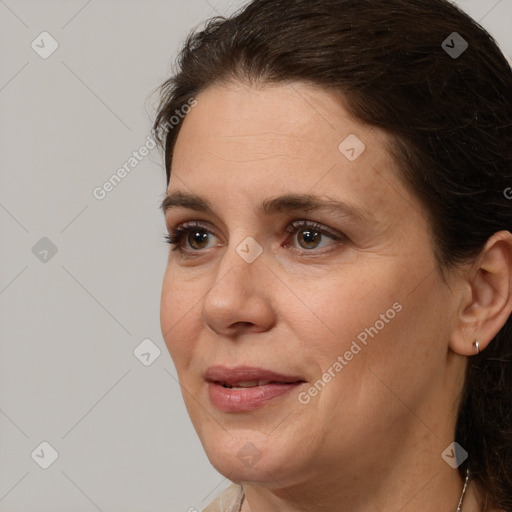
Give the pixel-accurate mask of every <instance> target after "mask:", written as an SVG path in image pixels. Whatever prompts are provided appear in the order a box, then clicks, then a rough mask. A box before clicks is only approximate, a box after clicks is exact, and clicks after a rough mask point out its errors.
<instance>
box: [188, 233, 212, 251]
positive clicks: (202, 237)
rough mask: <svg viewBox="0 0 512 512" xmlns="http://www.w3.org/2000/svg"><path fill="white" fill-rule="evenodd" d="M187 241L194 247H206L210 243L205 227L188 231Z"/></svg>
mask: <svg viewBox="0 0 512 512" xmlns="http://www.w3.org/2000/svg"><path fill="white" fill-rule="evenodd" d="M187 242H188V243H189V245H190V247H192V248H193V249H196V250H200V249H204V248H205V246H206V245H208V233H207V232H206V231H205V230H204V229H194V230H193V231H190V232H189V233H188V235H187ZM205 242H206V245H203V244H205Z"/></svg>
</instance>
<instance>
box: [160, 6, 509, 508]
mask: <svg viewBox="0 0 512 512" xmlns="http://www.w3.org/2000/svg"><path fill="white" fill-rule="evenodd" d="M454 32H457V34H458V35H459V36H461V37H462V39H456V40H454V39H453V37H455V38H457V37H458V36H456V35H453V33H454ZM450 37H452V39H450ZM462 40H464V41H465V42H466V43H467V44H468V46H467V48H466V49H465V51H463V52H462V53H461V54H460V55H456V54H454V53H453V52H452V53H450V51H449V50H450V49H451V48H454V47H455V45H456V44H457V45H458V48H459V49H460V48H461V46H460V44H461V41H462ZM445 41H447V43H444V44H443V42H445ZM455 41H457V42H455ZM447 45H448V46H447ZM234 81H235V82H236V81H242V82H248V83H250V84H254V85H256V84H267V83H268V84H274V83H276V84H277V83H284V82H291V81H303V82H309V83H312V84H316V85H319V86H321V87H324V88H325V89H328V90H334V91H338V92H339V93H340V97H342V98H343V102H344V104H345V106H346V107H347V108H348V109H349V111H350V112H351V114H352V115H353V116H354V117H355V118H356V119H358V120H360V121H362V122H364V123H367V124H369V125H372V126H375V127H378V128H381V129H382V130H384V131H386V132H387V133H388V134H389V135H391V137H392V140H393V145H392V147H391V148H390V151H391V153H392V155H393V156H394V158H395V160H396V162H397V164H398V166H399V170H400V176H401V179H402V180H403V182H404V183H405V184H406V185H407V186H408V187H410V189H411V190H412V191H413V193H414V194H415V195H416V197H418V199H419V201H420V202H421V203H422V204H423V205H424V207H425V208H426V211H427V212H428V214H429V216H430V221H431V230H432V238H433V242H434V243H433V247H434V252H435V256H436V260H437V262H438V264H439V268H440V270H441V272H442V271H443V270H444V269H449V268H452V267H454V266H457V264H460V263H463V262H467V261H468V260H471V258H474V257H476V256H477V255H478V253H479V252H480V251H481V249H482V247H483V246H484V244H485V242H486V241H487V239H488V238H489V237H490V236H491V235H492V234H494V233H495V232H497V231H500V230H507V231H512V204H511V202H510V200H509V199H508V198H507V197H506V195H507V194H506V193H504V191H505V190H506V189H507V188H508V187H509V186H512V71H511V68H510V65H509V64H508V62H507V60H506V59H505V58H504V56H503V54H502V53H501V52H500V51H499V49H498V47H497V45H496V43H495V41H494V40H493V38H492V37H491V36H490V35H489V34H488V33H487V32H486V31H485V30H484V29H483V28H482V27H481V26H480V25H478V24H477V23H476V22H475V21H473V20H472V19H471V18H470V17H469V16H468V15H466V14H464V13H463V12H462V11H461V10H459V9H458V8H457V7H456V6H455V5H452V4H450V3H449V2H447V1H445V0H254V1H252V2H250V3H249V4H248V5H246V6H245V7H243V8H242V9H240V10H239V11H238V12H237V13H235V14H234V15H233V16H231V17H230V18H227V19H226V18H223V17H216V18H213V19H211V20H209V21H208V23H207V24H206V26H205V27H204V28H203V29H202V30H200V31H195V32H192V33H191V34H190V35H189V37H188V38H187V40H186V42H185V44H184V47H183V49H182V50H181V53H180V55H179V58H178V69H177V70H176V72H175V73H174V75H173V76H172V77H171V78H170V79H169V80H167V81H166V82H165V83H164V84H163V85H162V87H161V89H160V93H161V102H160V105H159V109H158V112H157V117H156V120H155V123H154V126H153V130H154V133H155V136H156V138H157V140H158V141H159V143H160V144H161V146H162V147H163V149H164V154H165V168H166V173H167V182H168V183H169V179H170V173H171V164H172V155H173V150H174V146H175V143H176V139H177V136H178V133H179V130H180V126H181V124H180V125H177V126H175V125H174V124H172V123H171V122H170V120H171V117H172V116H173V115H174V114H175V112H176V110H180V109H181V107H182V106H183V105H185V104H187V102H188V101H189V100H190V98H193V97H195V96H197V95H198V94H199V93H200V92H201V91H203V90H204V89H206V88H207V87H209V86H211V85H213V84H218V83H226V82H227V83H229V82H234ZM511 352H512V321H511V319H510V318H509V319H508V320H507V322H506V324H505V325H504V326H503V328H502V329H501V330H500V332H499V333H498V334H497V336H496V337H495V338H494V339H493V340H492V342H491V343H490V344H489V346H488V347H487V348H486V349H485V350H484V351H482V353H481V354H479V355H477V356H473V357H471V358H469V361H468V367H467V375H466V381H465V387H464V391H463V394H462V397H461V402H460V410H459V415H458V420H457V425H456V432H455V433H454V434H455V440H456V441H457V442H458V443H459V444H460V445H461V446H462V447H463V448H464V449H465V450H467V451H468V452H469V458H468V463H469V467H470V470H471V475H472V478H474V479H475V480H476V481H477V483H478V484H479V487H480V489H481V491H482V493H483V497H484V500H485V504H486V508H487V506H489V507H498V508H502V509H505V510H512V363H511ZM465 467H466V465H465V464H463V465H461V466H460V468H459V470H460V471H461V474H463V473H464V472H465Z"/></svg>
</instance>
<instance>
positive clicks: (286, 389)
mask: <svg viewBox="0 0 512 512" xmlns="http://www.w3.org/2000/svg"><path fill="white" fill-rule="evenodd" d="M205 379H206V382H207V384H208V395H209V397H210V401H211V403H212V404H213V405H214V406H215V407H216V408H217V409H219V410H221V411H223V412H225V413H246V412H250V411H253V410H255V409H258V408H260V407H262V406H264V405H265V404H267V403H269V402H270V401H272V400H275V399H277V398H278V397H281V399H282V400H283V399H285V398H284V397H286V396H292V395H291V394H290V393H291V391H292V390H294V389H296V388H297V387H298V386H300V385H301V384H303V383H304V382H306V381H305V380H304V379H303V378H302V377H300V376H298V375H285V374H281V373H277V372H274V371H270V370H266V369H263V368H255V367H251V366H238V367H236V368H227V367H225V366H211V367H210V368H208V370H207V371H206V372H205Z"/></svg>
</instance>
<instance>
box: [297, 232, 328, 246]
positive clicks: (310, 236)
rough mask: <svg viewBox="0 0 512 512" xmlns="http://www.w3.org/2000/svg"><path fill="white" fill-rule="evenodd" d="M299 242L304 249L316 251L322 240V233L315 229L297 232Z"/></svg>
mask: <svg viewBox="0 0 512 512" xmlns="http://www.w3.org/2000/svg"><path fill="white" fill-rule="evenodd" d="M297 240H298V242H299V245H300V246H301V247H302V248H303V249H316V247H317V246H318V244H319V243H320V242H321V240H322V233H320V231H317V230H314V229H309V228H307V229H301V230H300V231H298V232H297Z"/></svg>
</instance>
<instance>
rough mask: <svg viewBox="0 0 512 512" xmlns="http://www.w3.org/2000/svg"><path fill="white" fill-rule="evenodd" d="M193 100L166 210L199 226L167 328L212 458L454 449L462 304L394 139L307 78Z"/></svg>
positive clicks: (287, 470) (273, 464)
mask: <svg viewBox="0 0 512 512" xmlns="http://www.w3.org/2000/svg"><path fill="white" fill-rule="evenodd" d="M196 99H197V105H196V106H195V107H193V108H192V109H191V111H190V112H189V114H188V115H187V116H186V118H185V120H184V121H183V125H182V127H181V132H180V134H179V137H178V140H177V143H176V147H175V152H174V158H173V161H172V173H171V179H170V184H169V188H168V195H172V197H173V199H172V200H168V201H166V206H167V207H168V209H167V211H166V223H167V227H168V229H169V230H172V229H174V228H176V227H177V226H179V225H182V224H183V223H187V224H186V225H185V226H183V227H186V228H187V229H188V230H189V231H188V233H185V234H183V235H182V238H181V242H179V243H178V245H177V246H176V247H178V248H179V249H178V250H175V251H170V253H169V259H168V265H167V270H166V273H165V277H164V282H163V289H162V298H161V299H162V300H161V327H162V332H163V335H164V339H165V342H166V344H167V347H168V349H169V352H170V354H171V356H172V359H173V361H174V363H175V366H176V370H177V373H178V376H179V380H180V383H181V386H182V390H183V397H184V400H185V403H186V406H187V410H188V412H189V414H190V417H191V419H192V422H193V424H194V427H195V428H196V430H197V433H198V435H199V437H200V439H201V442H202V444H203V446H204V448H205V451H206V453H207V455H208V457H209V459H210V461H211V462H212V464H213V465H214V466H215V467H216V468H217V469H218V470H219V471H220V472H221V473H223V474H224V475H225V476H227V477H228V478H229V479H231V480H233V481H244V482H251V481H253V482H259V483H260V484H261V485H267V486H269V487H271V486H277V485H286V484H294V483H295V484H296V483H300V482H306V481H311V479H312V478H315V477H318V476H321V475H323V474H324V473H325V474H329V475H331V477H330V478H334V477H333V476H332V475H337V476H338V477H340V478H341V477H343V475H344V473H343V471H344V468H345V470H346V471H347V472H348V470H349V468H350V475H352V477H354V478H355V476H354V475H357V474H358V469H361V470H364V469H365V468H368V467H372V468H373V469H374V470H379V468H384V467H386V463H387V461H389V458H390V457H396V455H397V453H403V454H411V453H413V451H414V450H416V455H417V457H420V456H422V455H420V454H422V453H424V452H425V453H426V452H432V451H433V452H434V453H435V456H436V457H437V458H438V459H439V463H440V464H444V463H443V462H442V459H441V457H440V455H441V452H442V450H443V449H444V448H445V447H446V446H447V444H448V443H449V442H450V441H451V440H452V437H451V436H453V422H454V421H455V414H456V413H455V410H454V400H455V397H456V392H457V390H458V389H456V388H457V381H456V379H455V378H451V377H448V372H447V366H448V364H449V363H448V362H447V361H449V360H450V358H449V357H448V355H449V354H448V341H449V337H450V332H451V330H452V329H453V324H452V323H451V322H452V321H451V320H450V319H452V318H454V316H455V313H456V309H457V304H456V303H455V299H454V298H453V296H452V294H451V293H450V291H449V288H448V287H447V286H446V285H445V284H444V283H443V281H442V280H441V278H440V276H439V274H438V272H437V270H436V267H435V261H434V257H433V251H432V246H431V243H430V236H429V227H428V222H427V220H426V216H425V212H424V210H423V209H422V208H421V206H420V204H419V202H418V200H417V199H416V198H415V197H414V196H413V195H412V194H411V193H410V192H409V191H408V190H407V189H406V188H404V186H403V185H402V184H401V182H400V181H399V179H398V170H397V166H396V164H395V163H394V162H393V161H392V160H391V158H390V156H389V153H388V151H387V149H386V143H387V141H388V139H387V137H386V136H385V135H384V134H383V132H381V131H380V130H378V129H376V128H370V127H368V126H365V125H362V124H360V123H359V122H357V121H356V120H354V119H353V118H352V117H351V116H350V115H349V114H348V113H347V111H346V110H345V109H344V107H343V104H342V103H341V101H340V100H338V99H337V97H336V96H334V95H333V94H331V93H328V92H326V91H324V90H321V89H319V88H316V87H313V86H310V85H307V84H303V83H294V84H288V85H274V86H268V87H265V88H260V89H255V88H251V87H249V86H245V85H235V84H233V85H229V86H226V85H223V86H220V85H218V86H212V87H210V88H208V89H206V90H205V91H203V92H202V93H200V94H199V95H198V96H197V98H196ZM178 192H179V193H180V194H179V195H178ZM173 247H174V246H173ZM182 251H183V252H182ZM265 372H267V373H265ZM268 372H274V373H275V374H278V375H274V374H270V373H268ZM459 376H460V375H459ZM221 381H225V382H228V383H229V384H230V385H231V386H234V387H232V388H231V389H230V388H227V387H224V385H223V384H222V382H221ZM240 381H252V382H245V383H242V386H238V384H239V383H240ZM256 381H259V385H258V386H257V387H250V388H244V387H243V386H254V385H255V384H256V383H257V382H256ZM268 381H277V383H269V382H268ZM404 456H405V455H404ZM436 463H437V462H436ZM333 468H336V472H333ZM345 476H346V474H345Z"/></svg>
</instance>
